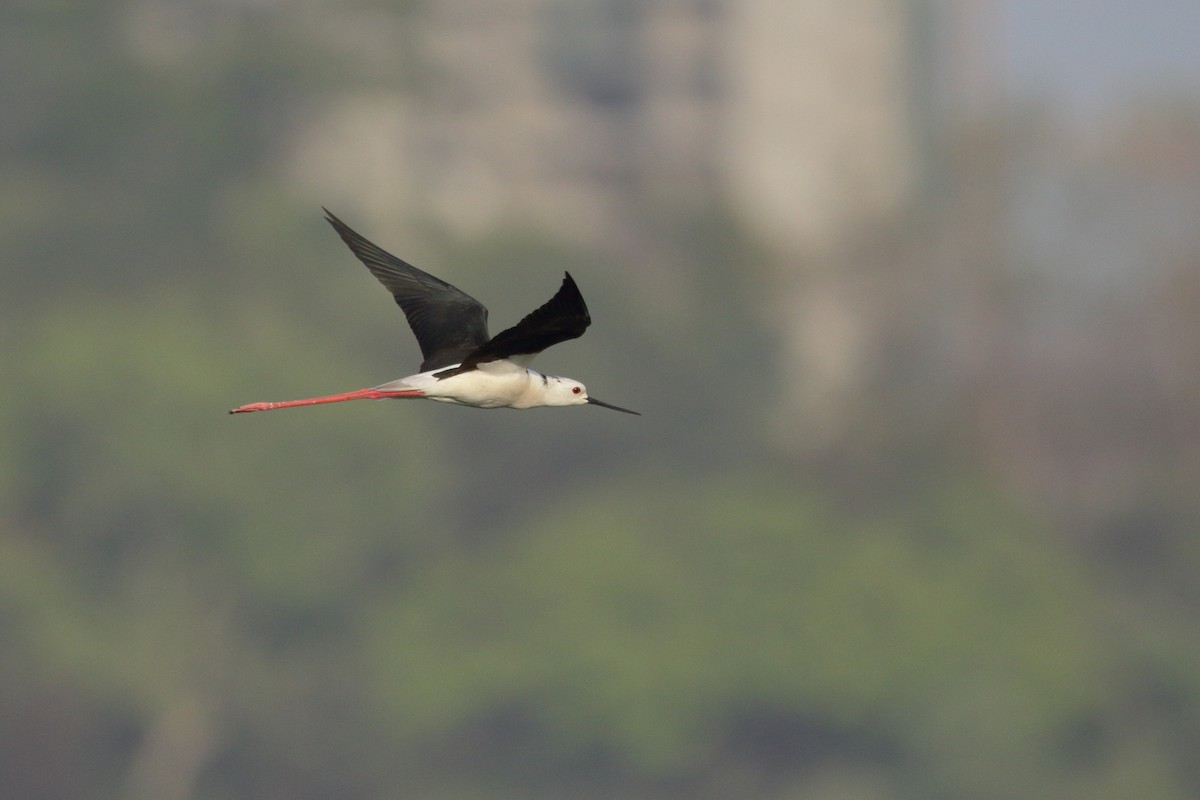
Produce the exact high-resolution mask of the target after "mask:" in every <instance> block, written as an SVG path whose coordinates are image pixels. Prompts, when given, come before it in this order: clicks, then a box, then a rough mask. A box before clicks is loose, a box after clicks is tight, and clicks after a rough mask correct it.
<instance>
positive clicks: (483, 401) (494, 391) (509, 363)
mask: <svg viewBox="0 0 1200 800" xmlns="http://www.w3.org/2000/svg"><path fill="white" fill-rule="evenodd" d="M454 366H457V365H453V366H449V367H439V368H438V369H435V370H430V371H429V372H421V373H418V374H416V375H409V376H408V377H407V378H400V379H399V380H395V381H391V382H389V383H385V384H382V385H380V386H376V387H374V388H375V390H376V391H380V392H394V391H403V390H406V389H416V390H418V391H420V392H422V393H424V396H425V397H427V398H429V399H430V400H437V401H438V402H440V403H455V404H457V405H461V406H474V407H475V408H536V407H538V406H576V405H583V404H585V403H587V402H588V393H587V389H586V388H585V387H584V385H583V384H582V383H580V382H579V381H576V380H572V379H571V378H561V377H559V376H557V375H543V374H542V373H540V372H538V371H537V370H532V369H529V368H527V367H524V366H522V365H521V364H518V363H517V362H516V361H515V360H510V359H501V360H499V361H488V362H486V363H483V364H480V365H479V366H478V367H476V368H475V369H473V370H470V371H469V372H464V373H462V374H460V375H454V376H451V377H449V378H445V379H444V380H439V379H438V378H437V377H436V376H437V374H438V373H439V372H444V371H445V370H448V369H453V368H454Z"/></svg>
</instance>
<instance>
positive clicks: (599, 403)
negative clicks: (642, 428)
mask: <svg viewBox="0 0 1200 800" xmlns="http://www.w3.org/2000/svg"><path fill="white" fill-rule="evenodd" d="M588 405H593V406H600V407H601V408H611V409H612V410H613V411H623V412H624V413H626V414H637V415H638V416H639V417H640V416H641V415H642V413H641V412H640V411H630V410H629V409H628V408H621V407H620V406H614V405H612V404H611V403H605V402H603V401H601V400H597V399H596V398H594V397H589V398H588Z"/></svg>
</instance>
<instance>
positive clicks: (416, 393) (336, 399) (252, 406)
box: [229, 389, 425, 414]
mask: <svg viewBox="0 0 1200 800" xmlns="http://www.w3.org/2000/svg"><path fill="white" fill-rule="evenodd" d="M424 396H425V393H424V392H422V391H421V390H420V389H402V390H400V391H394V392H381V391H379V390H378V389H358V390H356V391H353V392H342V393H341V394H327V395H324V396H323V397H308V398H305V399H304V400H280V401H279V402H277V403H248V404H246V405H244V406H238V407H237V408H232V409H230V410H229V413H230V414H246V413H248V412H250V411H274V410H275V409H277V408H292V407H293V406H315V405H319V404H321V403H343V402H345V401H347V400H384V399H386V398H389V397H424Z"/></svg>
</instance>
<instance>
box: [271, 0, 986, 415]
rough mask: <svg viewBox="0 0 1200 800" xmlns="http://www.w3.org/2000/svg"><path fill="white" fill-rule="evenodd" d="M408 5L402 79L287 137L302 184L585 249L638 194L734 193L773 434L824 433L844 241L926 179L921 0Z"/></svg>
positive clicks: (853, 307) (838, 374)
mask: <svg viewBox="0 0 1200 800" xmlns="http://www.w3.org/2000/svg"><path fill="white" fill-rule="evenodd" d="M967 5H971V4H967ZM965 7H967V6H963V8H965ZM411 13H412V16H411V17H408V18H406V19H407V20H408V25H410V26H411V30H410V31H409V32H408V34H407V35H406V36H405V37H404V41H406V42H408V43H411V46H412V47H413V48H415V49H416V50H417V54H416V56H415V58H413V59H411V61H412V63H413V64H414V65H416V66H415V76H414V78H415V79H414V80H413V81H412V84H411V86H404V87H402V88H399V89H397V88H380V87H381V82H375V87H376V88H367V87H365V86H364V88H362V89H360V90H357V91H356V92H355V93H354V94H353V95H348V96H344V97H342V98H340V99H339V100H338V101H337V102H335V103H333V104H331V105H330V106H329V107H328V108H326V109H324V110H323V111H322V113H321V114H320V115H319V116H318V117H317V118H315V119H313V120H312V121H311V124H309V125H308V126H307V127H306V128H305V130H304V132H303V133H302V134H301V135H300V136H299V138H298V140H297V144H296V150H295V153H296V158H295V160H294V164H295V169H294V170H293V171H294V174H295V175H296V176H297V177H298V178H299V179H300V180H302V181H303V182H305V183H307V184H310V185H315V186H314V187H313V188H314V191H317V192H318V193H320V194H321V196H323V197H332V198H334V201H335V202H337V204H338V207H340V208H342V207H348V206H349V207H353V206H354V205H356V204H357V205H360V206H362V212H363V213H369V214H378V215H385V216H386V217H387V219H379V220H377V221H378V222H379V223H380V224H382V223H385V222H386V223H388V224H390V225H392V226H394V225H395V223H396V220H397V219H400V220H403V219H409V220H411V221H414V222H416V221H421V222H425V223H430V222H432V223H434V224H435V225H438V226H443V227H444V228H446V229H449V230H450V231H452V232H455V233H458V234H462V235H467V236H470V235H476V234H480V233H483V232H486V231H488V230H490V229H495V228H497V227H499V226H503V225H508V224H519V225H524V226H526V227H535V228H541V229H545V230H549V231H553V232H554V234H555V235H556V236H559V237H563V238H566V239H569V240H574V241H577V242H579V243H581V244H586V245H590V246H597V245H599V246H610V247H611V246H613V245H614V243H620V242H628V241H630V240H633V241H636V240H637V237H638V235H639V230H640V228H639V225H640V223H641V222H642V220H641V219H640V217H641V216H642V215H643V214H644V213H645V212H646V210H647V209H650V208H659V207H664V206H669V205H670V204H673V203H674V204H679V205H680V206H682V207H687V206H688V205H689V204H690V205H692V206H695V205H697V203H698V201H703V202H707V203H709V204H710V205H714V206H718V207H720V206H723V207H727V208H729V209H731V210H732V211H733V212H734V213H735V215H736V216H737V217H738V218H739V219H740V221H741V222H742V224H743V225H744V226H745V228H746V229H747V230H748V231H750V232H751V233H752V234H754V235H755V237H756V238H757V239H758V240H760V241H761V242H763V243H764V244H765V245H766V247H767V249H768V250H769V251H770V252H772V253H774V254H775V255H776V256H777V259H778V263H779V264H780V265H781V266H782V267H783V269H782V270H780V271H779V272H778V273H777V274H776V276H775V280H777V285H775V286H771V287H768V290H769V293H770V297H771V302H770V311H771V313H772V314H773V315H774V320H775V323H776V327H777V330H778V332H779V334H780V336H781V337H782V341H783V343H784V347H783V352H784V354H785V357H784V362H783V364H782V365H764V366H771V367H776V366H781V367H782V371H783V375H784V387H785V398H784V402H783V404H782V407H783V410H784V411H783V414H782V415H781V419H782V420H783V427H784V428H785V430H786V429H788V428H789V426H788V423H787V420H788V418H789V417H791V416H793V412H798V413H801V414H803V415H804V417H805V418H806V419H807V420H809V422H808V423H807V424H806V425H805V429H807V430H810V431H823V432H825V433H826V434H828V435H830V436H833V435H836V432H837V431H838V429H839V426H840V424H841V419H842V418H843V417H844V414H845V411H844V410H845V408H846V400H847V398H848V397H850V396H852V395H853V394H854V393H855V392H856V390H857V386H856V383H855V382H856V380H858V378H859V376H861V375H862V374H863V368H862V367H863V362H864V359H867V358H868V357H869V355H868V351H869V350H870V347H871V340H872V332H871V330H870V326H871V319H872V317H873V315H874V312H873V310H872V308H871V304H873V303H877V298H875V299H871V298H864V297H863V296H862V295H861V294H857V293H856V291H857V289H858V288H861V287H860V286H857V285H856V284H855V282H854V281H853V274H852V273H853V271H854V269H853V264H852V263H851V262H850V261H849V260H848V259H849V258H850V256H849V253H850V252H852V250H853V246H854V244H855V243H856V242H857V241H858V240H859V239H860V237H861V236H862V234H863V232H864V231H869V230H870V229H871V228H872V227H873V226H876V225H878V224H880V223H885V224H886V223H887V222H889V221H891V220H894V218H895V216H896V215H897V214H898V213H899V212H900V211H902V210H903V209H904V208H905V206H906V204H907V203H908V202H909V201H910V200H911V199H912V197H913V195H914V192H916V191H918V187H919V186H920V184H921V180H922V175H921V171H922V169H923V166H922V163H923V159H922V155H923V152H924V150H923V148H924V147H925V146H926V145H925V143H924V142H923V141H922V136H923V131H924V130H925V129H926V127H927V125H928V120H923V119H921V118H920V116H919V115H920V114H921V113H922V109H921V106H922V101H921V98H922V97H923V96H924V94H925V93H926V91H927V89H928V86H927V82H928V81H925V82H923V78H922V73H924V79H930V74H929V73H930V72H931V71H930V70H928V69H927V67H928V65H929V63H930V61H929V58H928V55H929V54H928V53H926V52H923V51H922V48H923V47H927V44H926V42H927V41H928V40H929V39H928V37H926V38H925V39H919V32H920V31H921V30H922V28H923V23H927V22H928V21H929V6H928V3H927V2H922V1H921V0H912V1H911V2H896V1H895V0H842V1H841V2H829V0H669V1H667V2H661V3H642V2H639V0H510V2H505V3H495V2H492V0H439V2H436V3H429V4H420V5H417V6H414V11H413V12H411ZM920 15H925V16H924V17H920ZM352 24H353V22H345V21H343V23H342V26H343V29H344V28H345V26H346V25H352ZM363 24H364V27H366V26H369V25H370V21H369V20H367V21H365V22H364V23H363ZM363 57H364V59H365V58H368V55H366V54H364V56H363ZM397 83H399V81H397ZM924 111H928V109H924ZM334 154H336V155H334Z"/></svg>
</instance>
